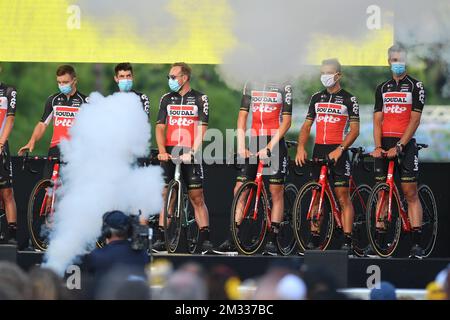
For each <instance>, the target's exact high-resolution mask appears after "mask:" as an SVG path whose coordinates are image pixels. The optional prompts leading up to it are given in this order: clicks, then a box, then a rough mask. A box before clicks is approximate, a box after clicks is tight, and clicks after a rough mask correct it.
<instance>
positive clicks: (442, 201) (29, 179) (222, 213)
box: [12, 157, 450, 257]
mask: <svg viewBox="0 0 450 320" xmlns="http://www.w3.org/2000/svg"><path fill="white" fill-rule="evenodd" d="M22 159H23V158H22V157H12V162H13V174H14V184H13V187H14V195H15V199H16V202H17V211H18V242H19V243H18V245H19V249H24V248H26V247H27V246H28V244H29V240H28V230H27V219H26V216H27V206H28V198H29V195H30V193H31V191H32V189H33V187H34V185H35V184H36V182H37V181H38V180H39V179H41V178H42V173H41V172H42V170H43V167H44V164H45V161H43V160H36V161H34V162H33V164H32V167H33V169H34V170H36V171H38V173H37V174H33V173H31V172H30V171H28V170H24V171H23V170H22ZM235 170H236V169H235V168H234V167H233V166H227V165H218V164H214V165H205V166H204V175H205V181H204V191H205V199H206V205H207V207H208V210H209V214H210V227H211V241H212V242H213V243H214V244H215V245H219V244H220V243H221V242H222V241H223V240H225V238H226V236H227V233H228V232H229V225H230V208H231V202H232V198H233V187H234V184H235V176H236V172H235ZM420 172H421V176H420V178H419V179H420V182H422V183H426V184H428V185H429V186H430V188H431V189H432V190H433V193H434V196H435V198H436V203H437V206H438V219H439V228H438V237H437V241H436V246H435V249H434V252H433V254H432V256H433V257H450V233H449V232H448V230H449V229H450V217H449V212H450V210H449V209H450V201H449V200H450V197H449V196H448V184H449V181H450V163H428V162H427V163H421V164H420ZM305 173H306V174H305V175H303V176H298V175H296V174H294V170H293V164H292V163H291V164H290V173H289V175H288V178H287V180H288V181H290V182H293V183H295V184H296V185H297V187H299V188H300V187H301V186H302V185H303V184H304V183H305V182H306V181H307V180H309V174H308V171H307V170H305ZM354 177H355V180H356V181H357V182H360V183H367V184H369V185H373V181H374V180H373V174H372V173H367V172H366V171H364V170H362V168H357V169H356V170H355V171H354ZM409 245H410V243H409V239H408V237H402V238H401V240H400V244H399V247H398V249H397V256H399V257H404V256H407V250H408V249H409Z"/></svg>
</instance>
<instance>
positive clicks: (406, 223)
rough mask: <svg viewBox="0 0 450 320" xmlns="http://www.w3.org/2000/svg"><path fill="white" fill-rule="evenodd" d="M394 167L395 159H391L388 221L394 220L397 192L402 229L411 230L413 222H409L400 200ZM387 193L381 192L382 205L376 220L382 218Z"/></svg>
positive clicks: (387, 182)
mask: <svg viewBox="0 0 450 320" xmlns="http://www.w3.org/2000/svg"><path fill="white" fill-rule="evenodd" d="M394 168H395V163H394V160H390V161H389V167H388V173H387V178H386V184H387V185H388V186H389V195H388V200H387V201H388V210H387V211H388V221H389V222H391V220H392V195H393V193H394V192H395V194H396V199H397V204H398V207H399V209H400V218H401V219H402V229H403V231H411V229H412V228H411V223H410V222H409V219H408V214H407V212H406V210H405V208H404V207H403V204H402V202H401V201H400V193H399V192H398V188H397V185H396V184H395V181H394ZM385 195H386V193H385V192H383V193H382V194H381V199H380V205H379V207H378V209H377V212H376V221H377V222H378V221H381V219H380V217H381V211H382V209H383V207H384V203H385V201H386V199H385Z"/></svg>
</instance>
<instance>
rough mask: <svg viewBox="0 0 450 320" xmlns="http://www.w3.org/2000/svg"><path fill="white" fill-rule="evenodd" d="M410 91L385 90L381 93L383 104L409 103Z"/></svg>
mask: <svg viewBox="0 0 450 320" xmlns="http://www.w3.org/2000/svg"><path fill="white" fill-rule="evenodd" d="M411 101H412V95H411V92H386V93H384V94H383V103H384V104H411Z"/></svg>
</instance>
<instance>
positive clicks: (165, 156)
mask: <svg viewBox="0 0 450 320" xmlns="http://www.w3.org/2000/svg"><path fill="white" fill-rule="evenodd" d="M170 158H171V157H170V154H169V153H167V152H165V153H158V160H159V161H169V159H170Z"/></svg>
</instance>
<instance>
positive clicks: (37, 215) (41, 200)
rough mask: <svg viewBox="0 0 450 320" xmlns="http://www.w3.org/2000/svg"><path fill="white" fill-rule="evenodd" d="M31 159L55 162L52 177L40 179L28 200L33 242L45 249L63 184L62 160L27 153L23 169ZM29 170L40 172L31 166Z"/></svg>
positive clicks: (28, 215) (30, 231)
mask: <svg viewBox="0 0 450 320" xmlns="http://www.w3.org/2000/svg"><path fill="white" fill-rule="evenodd" d="M30 160H34V161H37V160H44V161H48V162H49V163H52V164H53V171H52V177H51V178H50V179H41V180H39V181H38V182H37V183H36V185H35V186H34V188H33V191H32V192H31V194H30V198H29V201H28V212H27V223H28V232H29V234H30V238H31V242H32V243H33V246H34V248H35V249H37V250H40V251H45V250H47V247H48V244H49V234H50V231H51V229H52V226H53V214H54V211H55V210H54V208H55V202H56V191H57V189H58V188H59V186H60V184H61V182H60V179H59V169H60V160H59V159H58V158H56V157H40V156H35V157H29V156H28V154H26V155H25V157H24V161H23V166H22V169H24V168H25V165H26V164H28V163H29V161H30ZM29 171H30V172H31V173H35V174H36V173H38V172H37V171H35V170H33V169H31V168H29Z"/></svg>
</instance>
